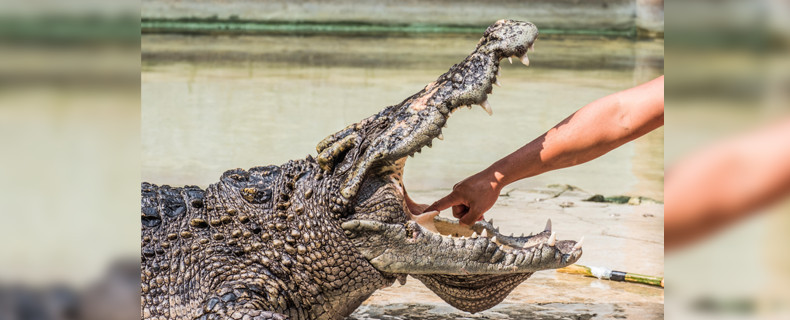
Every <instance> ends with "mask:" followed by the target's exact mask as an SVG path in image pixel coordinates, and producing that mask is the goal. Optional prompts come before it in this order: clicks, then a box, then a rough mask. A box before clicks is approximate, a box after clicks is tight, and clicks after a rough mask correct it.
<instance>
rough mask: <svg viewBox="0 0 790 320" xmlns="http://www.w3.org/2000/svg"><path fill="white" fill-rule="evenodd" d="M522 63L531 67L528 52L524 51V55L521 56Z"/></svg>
mask: <svg viewBox="0 0 790 320" xmlns="http://www.w3.org/2000/svg"><path fill="white" fill-rule="evenodd" d="M521 63H523V64H524V65H525V66H527V67H529V57H527V54H526V53H524V55H523V56H521Z"/></svg>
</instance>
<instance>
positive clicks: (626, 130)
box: [425, 76, 664, 225]
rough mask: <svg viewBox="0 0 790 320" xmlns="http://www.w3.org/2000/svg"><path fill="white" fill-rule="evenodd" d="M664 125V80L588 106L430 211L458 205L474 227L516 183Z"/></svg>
mask: <svg viewBox="0 0 790 320" xmlns="http://www.w3.org/2000/svg"><path fill="white" fill-rule="evenodd" d="M663 125H664V76H661V77H658V78H656V79H654V80H651V81H649V82H647V83H644V84H642V85H639V86H637V87H634V88H631V89H627V90H624V91H620V92H617V93H614V94H612V95H609V96H606V97H603V98H601V99H598V100H596V101H593V102H592V103H590V104H588V105H586V106H584V107H582V108H581V109H579V110H578V111H576V112H575V113H574V114H572V115H571V116H569V117H568V118H566V119H565V120H563V121H562V122H560V123H559V124H557V125H556V126H554V127H553V128H551V129H550V130H549V131H547V132H546V133H544V134H543V135H541V136H540V137H538V138H537V139H535V140H532V141H531V142H529V143H527V144H526V145H524V146H523V147H521V148H520V149H518V150H516V151H515V152H513V153H511V154H510V155H508V156H506V157H504V158H502V159H500V160H499V161H497V162H495V163H494V164H492V165H491V166H490V167H488V168H486V169H485V170H483V171H481V172H479V173H477V174H474V175H472V176H470V177H468V178H466V179H464V180H463V181H461V182H459V183H458V184H456V185H455V186H454V187H453V191H452V192H451V193H450V194H449V195H447V196H445V197H444V198H442V199H439V200H438V201H436V202H434V203H433V204H431V205H430V206H429V207H428V208H426V209H425V211H426V212H430V211H441V210H444V209H447V208H450V207H452V208H453V209H452V210H453V216H455V217H456V218H459V219H460V221H461V223H462V224H465V225H471V224H473V223H474V222H475V221H478V220H480V219H482V218H483V214H484V213H485V212H486V211H488V210H489V209H491V207H492V206H493V205H494V203H495V202H496V200H497V198H498V197H499V193H500V191H501V190H502V188H504V187H505V186H507V185H508V184H510V183H513V182H515V181H518V180H521V179H524V178H528V177H532V176H536V175H539V174H541V173H544V172H547V171H551V170H556V169H561V168H565V167H570V166H574V165H577V164H580V163H584V162H587V161H590V160H592V159H595V158H597V157H600V156H601V155H604V154H606V153H607V152H609V151H611V150H613V149H615V148H617V147H619V146H621V145H623V144H625V143H626V142H629V141H631V140H633V139H636V138H638V137H640V136H642V135H644V134H646V133H648V132H650V131H652V130H654V129H656V128H658V127H660V126H663Z"/></svg>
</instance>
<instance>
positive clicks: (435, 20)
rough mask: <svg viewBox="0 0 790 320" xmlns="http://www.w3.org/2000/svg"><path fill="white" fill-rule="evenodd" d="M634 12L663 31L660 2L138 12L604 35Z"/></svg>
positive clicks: (151, 3) (154, 8)
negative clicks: (524, 26)
mask: <svg viewBox="0 0 790 320" xmlns="http://www.w3.org/2000/svg"><path fill="white" fill-rule="evenodd" d="M638 6H646V7H645V8H642V9H639V10H638ZM638 12H645V14H642V15H639V17H640V19H641V20H639V21H642V22H641V23H640V24H639V26H640V28H645V29H647V30H651V31H653V32H663V0H638V1H637V0H590V1H587V0H585V1H582V0H520V1H519V0H495V1H486V2H481V1H471V0H459V1H450V0H438V1H416V0H400V1H396V0H381V1H366V0H342V1H321V0H291V1H288V0H271V1H249V0H241V1H233V2H224V1H219V0H192V1H176V0H143V1H142V8H141V16H142V17H143V19H148V20H179V19H198V20H206V19H210V20H215V21H256V22H258V23H268V22H283V21H289V22H311V23H326V24H336V23H349V22H353V23H361V24H372V25H430V26H467V27H481V26H482V27H484V26H488V25H489V24H491V23H492V22H494V21H496V20H499V19H502V18H509V19H519V20H527V21H531V22H533V23H535V24H537V25H538V26H539V27H540V28H541V29H554V30H604V31H605V30H609V31H611V30H615V31H623V30H634V29H635V28H636V26H637V17H638V15H637V13H638ZM656 12H660V15H659V14H657V13H656ZM659 16H660V19H661V21H660V22H656V21H655V19H657V17H659ZM655 28H660V30H657V29H655Z"/></svg>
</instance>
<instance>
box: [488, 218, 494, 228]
mask: <svg viewBox="0 0 790 320" xmlns="http://www.w3.org/2000/svg"><path fill="white" fill-rule="evenodd" d="M488 223H490V224H491V226H493V225H494V218H491V219H488Z"/></svg>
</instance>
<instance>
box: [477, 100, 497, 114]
mask: <svg viewBox="0 0 790 320" xmlns="http://www.w3.org/2000/svg"><path fill="white" fill-rule="evenodd" d="M480 106H481V107H483V110H485V111H486V112H488V115H489V116H490V115H493V114H494V110H492V109H491V104H489V103H488V100H485V101H483V102H482V103H480Z"/></svg>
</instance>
